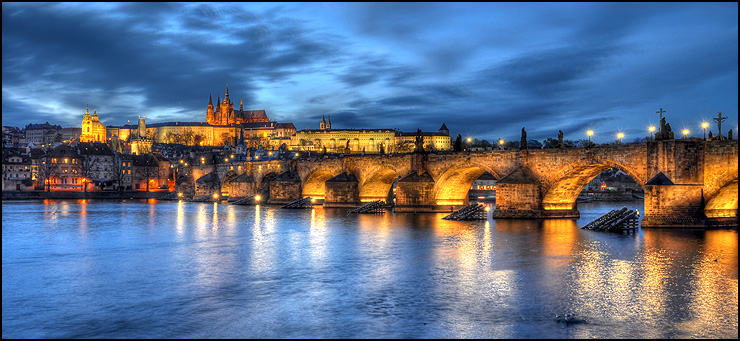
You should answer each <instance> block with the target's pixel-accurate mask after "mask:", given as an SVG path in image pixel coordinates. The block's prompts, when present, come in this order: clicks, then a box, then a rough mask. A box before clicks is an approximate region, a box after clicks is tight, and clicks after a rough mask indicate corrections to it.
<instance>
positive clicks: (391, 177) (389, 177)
mask: <svg viewBox="0 0 740 341" xmlns="http://www.w3.org/2000/svg"><path fill="white" fill-rule="evenodd" d="M400 176H401V174H399V173H398V171H397V170H395V169H392V168H385V167H376V168H375V169H373V170H371V171H369V172H367V173H366V175H365V176H364V177H363V180H362V182H361V183H360V188H359V190H360V201H362V202H369V201H375V200H383V201H386V202H388V200H389V199H388V197H389V194H390V191H391V187H392V186H393V183H394V182H395V181H396V179H398V178H399V177H400Z"/></svg>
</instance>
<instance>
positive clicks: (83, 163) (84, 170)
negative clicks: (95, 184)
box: [77, 155, 100, 193]
mask: <svg viewBox="0 0 740 341" xmlns="http://www.w3.org/2000/svg"><path fill="white" fill-rule="evenodd" d="M99 163H100V160H98V158H97V157H95V156H94V155H82V157H81V158H80V163H79V165H78V166H77V167H78V168H79V170H80V175H82V188H83V189H84V191H85V193H87V184H88V183H89V182H90V180H91V179H92V177H93V173H95V172H94V171H93V168H94V167H95V166H97V165H98V164H99Z"/></svg>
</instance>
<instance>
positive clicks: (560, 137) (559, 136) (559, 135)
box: [558, 130, 564, 148]
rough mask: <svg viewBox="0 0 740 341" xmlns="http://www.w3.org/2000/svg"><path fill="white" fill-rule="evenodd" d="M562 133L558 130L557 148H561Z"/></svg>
mask: <svg viewBox="0 0 740 341" xmlns="http://www.w3.org/2000/svg"><path fill="white" fill-rule="evenodd" d="M563 146H564V145H563V131H562V130H558V147H560V148H563Z"/></svg>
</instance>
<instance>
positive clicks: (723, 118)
mask: <svg viewBox="0 0 740 341" xmlns="http://www.w3.org/2000/svg"><path fill="white" fill-rule="evenodd" d="M712 120H713V121H714V122H717V139H718V140H724V139H725V137H724V136H722V122H724V121H727V116H722V112H721V111H720V112H718V113H717V117H714V118H712Z"/></svg>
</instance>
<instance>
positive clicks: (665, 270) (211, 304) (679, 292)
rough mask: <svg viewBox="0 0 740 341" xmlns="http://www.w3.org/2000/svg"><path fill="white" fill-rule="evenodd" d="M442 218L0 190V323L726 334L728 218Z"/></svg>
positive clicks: (112, 334)
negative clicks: (19, 194) (720, 226)
mask: <svg viewBox="0 0 740 341" xmlns="http://www.w3.org/2000/svg"><path fill="white" fill-rule="evenodd" d="M173 205H175V206H176V207H173ZM581 209H582V214H583V215H584V216H597V215H598V213H594V212H587V211H584V210H583V208H581ZM610 209H612V207H607V208H605V210H606V211H608V210H610ZM116 211H119V212H120V214H118V213H114V214H110V212H116ZM443 216H444V215H443V214H393V213H386V214H382V215H348V214H347V210H342V209H324V208H321V207H316V208H314V209H312V210H280V209H279V208H277V207H272V206H264V205H262V206H232V205H228V206H220V207H219V205H217V204H209V203H192V202H182V201H178V202H177V203H174V202H173V203H163V202H157V203H154V204H153V203H151V202H148V201H147V202H144V201H141V200H140V201H135V202H127V203H118V202H104V201H100V202H98V201H94V200H93V201H90V200H88V201H86V202H82V201H53V200H52V201H43V202H34V203H29V202H24V203H13V202H3V286H4V288H3V304H4V306H3V337H7V338H11V337H45V338H57V337H80V336H83V337H89V338H129V337H132V338H133V337H142V338H143V337H151V336H155V337H173V338H204V337H230V336H231V337H245V338H247V337H249V338H278V337H279V338H309V337H320V338H350V337H366V338H440V337H448V338H494V337H496V338H543V337H548V338H607V337H608V338H689V337H691V338H695V337H713V338H714V337H718V338H719V337H721V338H733V337H736V336H737V308H738V307H737V301H738V295H737V263H738V261H737V257H738V254H737V248H738V245H737V244H738V242H737V231H734V230H729V231H728V230H715V231H691V230H668V229H650V230H640V231H638V232H637V233H635V234H630V235H619V234H610V233H600V232H597V231H587V230H581V229H579V227H578V222H579V220H545V221H538V220H492V219H489V220H488V221H484V222H460V221H447V220H442V219H441V218H442V217H443ZM153 217H156V218H154V219H155V222H156V224H152V222H151V221H152V220H151V219H153ZM172 225H174V226H175V228H174V229H173V228H168V226H172ZM81 239H84V243H80V242H79V241H80V240H81ZM565 312H572V313H576V314H578V315H579V316H581V317H584V318H586V319H587V320H588V321H589V323H588V324H583V325H575V326H565V325H563V324H558V323H556V322H554V321H553V318H554V315H555V314H563V313H565ZM122 326H123V327H122Z"/></svg>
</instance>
